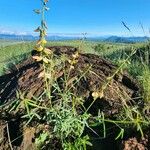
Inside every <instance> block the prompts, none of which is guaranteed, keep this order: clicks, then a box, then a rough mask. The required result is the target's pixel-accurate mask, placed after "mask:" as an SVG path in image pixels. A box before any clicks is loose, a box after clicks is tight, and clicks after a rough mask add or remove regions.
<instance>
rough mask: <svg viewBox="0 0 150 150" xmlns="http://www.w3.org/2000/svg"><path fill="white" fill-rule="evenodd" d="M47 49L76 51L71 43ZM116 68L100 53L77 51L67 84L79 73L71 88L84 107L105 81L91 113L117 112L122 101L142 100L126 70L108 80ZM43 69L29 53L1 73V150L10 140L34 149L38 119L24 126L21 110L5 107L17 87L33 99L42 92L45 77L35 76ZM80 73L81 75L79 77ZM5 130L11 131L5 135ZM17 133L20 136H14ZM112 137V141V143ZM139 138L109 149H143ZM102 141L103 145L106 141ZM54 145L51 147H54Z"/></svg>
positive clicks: (59, 75) (22, 147)
mask: <svg viewBox="0 0 150 150" xmlns="http://www.w3.org/2000/svg"><path fill="white" fill-rule="evenodd" d="M49 49H51V50H52V51H53V52H54V54H56V55H58V56H60V55H62V54H66V55H68V57H69V58H71V57H72V54H74V53H75V52H76V51H77V49H76V48H74V47H66V46H62V47H49ZM32 55H36V52H34V51H33V52H32ZM68 67H69V64H68V63H66V68H68ZM117 69H118V66H116V65H114V64H112V63H111V62H110V61H108V60H105V59H103V58H101V57H100V56H97V55H94V54H79V58H78V63H77V64H76V65H75V66H74V69H72V70H71V73H70V79H71V80H70V81H69V83H68V86H70V85H71V84H72V83H73V82H74V80H73V79H74V78H75V77H78V78H80V77H81V79H80V81H79V82H78V83H77V84H75V86H74V89H73V92H74V93H75V94H77V95H79V96H81V97H83V98H84V100H85V107H88V106H89V105H90V104H91V102H92V101H93V96H92V93H93V92H95V91H99V90H100V89H101V87H103V86H104V85H105V84H106V83H108V86H107V87H106V89H104V95H103V96H102V98H98V99H97V100H96V101H95V103H94V105H93V106H92V107H91V109H90V110H89V112H90V113H91V114H92V115H97V113H98V111H99V110H101V111H103V112H104V114H105V115H107V116H112V115H114V114H117V113H118V112H119V110H120V109H121V108H122V101H126V102H127V103H128V104H132V105H141V104H143V103H142V100H141V99H139V98H137V97H139V96H140V92H141V89H140V87H139V85H138V83H137V82H136V81H135V80H134V79H132V78H131V77H130V76H129V75H128V74H127V73H126V72H123V73H121V72H118V73H117V74H115V75H114V76H113V78H112V80H111V81H109V80H108V77H111V76H112V75H113V74H114V73H115V72H116V70H117ZM42 71H43V67H42V62H36V61H35V60H33V58H32V57H30V58H28V59H27V60H25V61H23V62H22V63H21V64H18V65H16V67H15V69H14V70H13V71H12V72H10V73H8V74H5V75H3V76H1V77H0V105H2V107H0V113H1V115H0V119H1V122H0V123H1V125H0V130H1V132H0V150H7V149H8V150H9V149H10V145H9V141H11V142H12V145H11V146H12V147H13V149H16V150H30V149H33V147H34V140H33V139H34V138H35V134H36V132H37V130H38V129H37V128H38V127H37V126H39V124H40V122H39V123H38V124H37V126H36V125H35V126H34V127H32V126H30V127H26V126H25V125H24V120H20V116H21V115H22V114H12V113H11V114H10V113H9V111H8V110H9V104H10V103H11V102H12V101H14V100H15V99H16V91H21V92H24V94H25V96H26V97H27V98H29V99H32V97H33V96H34V97H38V96H40V95H41V94H42V93H43V91H44V80H43V78H40V79H39V77H38V76H39V74H40V73H41V72H42ZM85 72H86V73H85ZM84 73H85V74H84ZM83 74H84V77H82V75H83ZM63 76H64V74H63V72H62V70H58V72H57V74H56V77H57V79H58V81H59V80H60V79H61V78H63ZM108 81H109V82H108ZM60 84H62V83H60ZM62 86H63V85H62ZM22 113H23V112H22ZM7 122H8V123H7ZM8 130H9V132H8ZM8 133H9V134H10V135H8ZM22 135H23V136H22ZM8 137H9V138H8ZM17 137H20V138H18V139H17V140H15V139H16V138H17ZM110 138H111V137H110ZM1 139H2V140H1ZM107 140H108V139H107ZM147 140H148V137H147V138H146V140H145V141H146V145H148V144H147V143H149V142H147ZM13 141H14V142H13ZM113 141H114V140H113ZM113 141H112V144H114V143H113ZM141 141H142V140H137V139H136V137H133V138H132V137H129V138H128V139H127V140H125V141H123V142H122V143H123V145H124V146H123V147H122V148H120V147H119V146H118V147H117V148H116V147H114V148H113V147H112V149H115V150H117V149H125V150H128V149H129V150H134V149H135V150H136V149H137V150H138V149H139V150H142V145H144V144H143V142H141ZM99 142H101V143H103V144H104V143H106V140H100V141H99ZM120 143H121V142H120ZM131 143H135V145H137V146H133V147H134V148H132V146H130V145H134V144H131ZM137 143H138V144H137ZM115 144H116V145H117V142H115ZM53 145H57V146H58V148H56V149H60V147H59V144H57V140H56V143H55V142H54V143H53ZM104 145H105V146H106V145H107V144H104ZM120 145H121V144H120ZM144 146H145V145H144ZM54 147H56V146H54ZM54 147H53V149H55V148H54ZM128 147H130V148H128ZM105 149H106V148H105Z"/></svg>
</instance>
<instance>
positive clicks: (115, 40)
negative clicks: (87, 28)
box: [0, 34, 149, 43]
mask: <svg viewBox="0 0 150 150" xmlns="http://www.w3.org/2000/svg"><path fill="white" fill-rule="evenodd" d="M0 39H3V40H19V41H20V40H23V41H35V40H37V39H38V36H33V35H16V34H0ZM77 39H81V37H77V36H65V35H63V36H61V35H51V36H47V40H51V41H62V40H77ZM148 39H149V38H148V37H146V36H143V37H120V36H107V37H104V36H95V37H94V36H93V37H87V38H86V40H91V41H104V42H112V43H136V42H145V41H147V40H148Z"/></svg>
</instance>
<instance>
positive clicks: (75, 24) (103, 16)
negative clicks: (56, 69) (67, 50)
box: [0, 0, 150, 36]
mask: <svg viewBox="0 0 150 150" xmlns="http://www.w3.org/2000/svg"><path fill="white" fill-rule="evenodd" d="M48 5H49V7H50V11H49V12H48V13H47V17H46V18H47V22H48V26H49V30H48V32H49V33H52V34H55V33H56V34H68V35H69V34H79V33H83V32H87V33H89V34H90V35H101V36H103V35H123V36H130V35H131V34H130V33H129V32H128V31H127V30H126V29H125V28H124V26H123V25H122V24H121V21H124V22H126V24H128V26H129V27H130V28H131V30H132V32H133V34H134V35H135V36H137V35H140V36H142V35H143V36H144V35H145V34H144V33H143V31H142V29H141V27H140V25H139V22H142V24H143V26H144V28H145V32H146V34H148V30H149V28H150V2H149V0H50V2H49V4H48ZM39 7H40V0H0V33H16V34H26V33H28V34H31V33H32V32H33V30H34V29H35V28H36V27H37V26H38V25H39V19H40V17H39V16H38V15H36V14H34V13H33V9H35V8H39Z"/></svg>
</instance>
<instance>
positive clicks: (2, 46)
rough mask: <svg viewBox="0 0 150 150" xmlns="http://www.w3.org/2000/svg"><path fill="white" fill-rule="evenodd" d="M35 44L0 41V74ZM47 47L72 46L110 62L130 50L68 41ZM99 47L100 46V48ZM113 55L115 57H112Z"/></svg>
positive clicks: (120, 46) (27, 53) (97, 43)
mask: <svg viewBox="0 0 150 150" xmlns="http://www.w3.org/2000/svg"><path fill="white" fill-rule="evenodd" d="M34 45H35V42H23V41H4V40H0V74H2V73H3V70H4V68H7V65H8V64H9V63H15V62H19V61H20V60H21V59H22V58H25V57H26V56H28V55H29V54H30V52H31V51H32V49H33V47H34ZM97 45H98V46H99V45H102V48H100V49H97V50H95V47H96V46H97ZM137 45H138V44H137ZM47 46H74V47H78V48H80V50H81V52H83V53H93V54H98V55H100V56H103V57H106V58H110V59H111V60H115V59H117V57H118V58H119V56H117V54H120V51H121V50H123V49H130V48H131V46H132V45H131V44H116V43H105V42H92V41H81V40H72V41H71V40H70V41H49V42H48V43H47ZM100 47H101V46H100ZM114 55H115V56H114Z"/></svg>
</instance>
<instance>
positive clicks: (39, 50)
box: [34, 45, 43, 52]
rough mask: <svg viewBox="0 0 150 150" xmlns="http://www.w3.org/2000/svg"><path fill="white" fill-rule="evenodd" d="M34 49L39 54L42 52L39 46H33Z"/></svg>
mask: <svg viewBox="0 0 150 150" xmlns="http://www.w3.org/2000/svg"><path fill="white" fill-rule="evenodd" d="M34 49H35V50H36V51H38V52H41V51H42V50H43V47H42V46H41V45H39V46H35V47H34Z"/></svg>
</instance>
